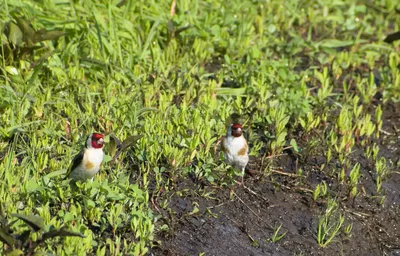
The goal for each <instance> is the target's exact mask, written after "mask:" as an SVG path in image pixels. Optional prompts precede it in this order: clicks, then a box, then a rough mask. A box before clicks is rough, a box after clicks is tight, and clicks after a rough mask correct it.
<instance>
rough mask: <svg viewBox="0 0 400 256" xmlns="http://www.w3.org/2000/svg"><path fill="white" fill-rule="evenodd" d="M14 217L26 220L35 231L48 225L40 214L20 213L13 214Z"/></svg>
mask: <svg viewBox="0 0 400 256" xmlns="http://www.w3.org/2000/svg"><path fill="white" fill-rule="evenodd" d="M11 216H13V217H17V218H18V219H20V220H22V221H24V222H25V223H26V224H28V225H29V226H30V227H31V228H32V229H33V230H34V231H38V230H45V229H46V226H45V225H44V220H43V219H42V217H40V216H38V215H23V214H19V213H13V214H11Z"/></svg>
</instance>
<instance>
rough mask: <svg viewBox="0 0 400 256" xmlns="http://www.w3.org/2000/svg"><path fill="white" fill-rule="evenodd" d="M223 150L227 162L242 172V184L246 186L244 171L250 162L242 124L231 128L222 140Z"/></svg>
mask: <svg viewBox="0 0 400 256" xmlns="http://www.w3.org/2000/svg"><path fill="white" fill-rule="evenodd" d="M222 150H223V151H224V153H225V162H226V163H227V164H229V165H230V166H232V167H233V168H235V169H238V170H240V171H242V184H243V185H244V181H243V177H244V170H245V168H246V165H247V163H248V162H249V155H248V146H247V141H246V139H245V138H244V136H243V134H242V125H241V124H238V123H234V124H231V125H230V126H229V128H228V131H227V133H226V136H225V137H224V138H223V139H222Z"/></svg>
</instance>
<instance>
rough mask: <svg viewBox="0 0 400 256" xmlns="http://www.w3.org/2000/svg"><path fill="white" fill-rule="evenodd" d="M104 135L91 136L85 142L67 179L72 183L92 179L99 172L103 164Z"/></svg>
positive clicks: (95, 134) (94, 134)
mask: <svg viewBox="0 0 400 256" xmlns="http://www.w3.org/2000/svg"><path fill="white" fill-rule="evenodd" d="M103 144H104V135H103V134H101V133H92V134H90V135H89V136H88V137H87V139H86V142H85V146H84V148H83V149H82V150H81V151H80V152H79V153H78V154H77V155H76V156H75V157H74V159H73V160H72V162H71V164H70V166H69V168H68V171H67V173H66V175H65V179H68V178H70V179H71V180H72V181H74V182H76V181H78V180H79V181H84V180H87V179H92V180H93V177H94V176H95V175H96V173H98V172H99V170H100V166H101V163H102V162H103V158H104V152H103Z"/></svg>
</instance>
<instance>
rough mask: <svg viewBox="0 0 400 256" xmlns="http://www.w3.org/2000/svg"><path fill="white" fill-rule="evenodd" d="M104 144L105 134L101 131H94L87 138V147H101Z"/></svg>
mask: <svg viewBox="0 0 400 256" xmlns="http://www.w3.org/2000/svg"><path fill="white" fill-rule="evenodd" d="M103 145H104V135H103V134H101V133H92V134H90V135H89V137H88V138H87V140H86V145H85V147H86V148H88V149H91V148H94V149H101V148H103Z"/></svg>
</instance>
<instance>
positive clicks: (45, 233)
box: [0, 214, 85, 255]
mask: <svg viewBox="0 0 400 256" xmlns="http://www.w3.org/2000/svg"><path fill="white" fill-rule="evenodd" d="M11 215H12V216H13V217H16V218H17V219H19V220H21V221H23V223H24V224H25V226H28V227H29V229H24V230H23V231H21V232H15V231H13V230H12V227H13V226H16V225H17V220H15V221H11V222H9V221H7V220H6V219H3V218H2V219H1V222H0V241H1V242H3V243H4V244H5V245H6V247H5V248H6V249H5V251H4V253H5V254H6V255H25V254H31V253H32V252H34V251H35V249H36V248H37V247H38V246H39V245H41V244H44V243H45V242H46V241H47V240H48V239H50V238H55V237H82V238H84V237H85V236H84V235H82V234H80V233H78V232H72V231H69V230H67V228H66V227H65V226H61V227H59V228H55V227H54V226H46V225H45V224H44V220H43V219H42V218H41V217H39V216H37V215H23V214H11Z"/></svg>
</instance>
